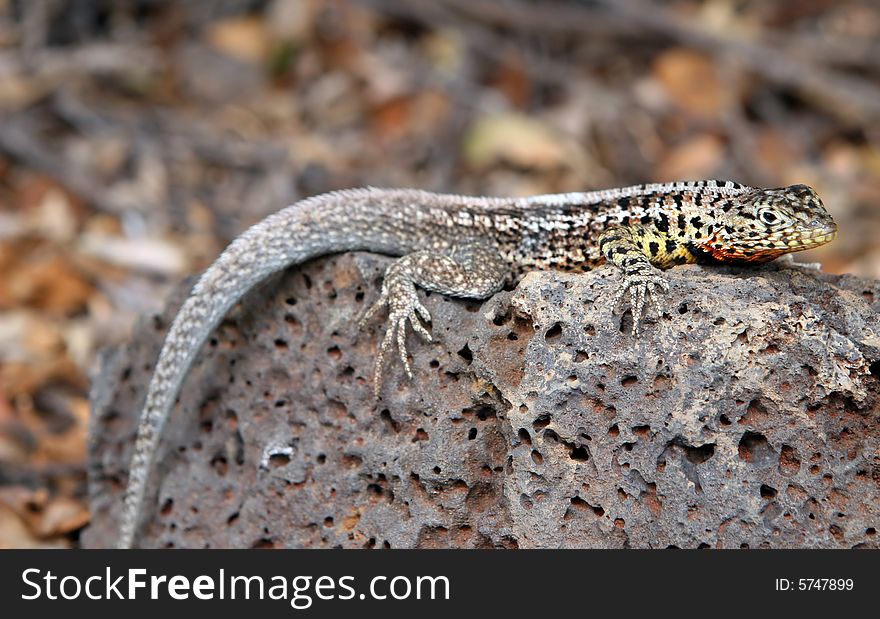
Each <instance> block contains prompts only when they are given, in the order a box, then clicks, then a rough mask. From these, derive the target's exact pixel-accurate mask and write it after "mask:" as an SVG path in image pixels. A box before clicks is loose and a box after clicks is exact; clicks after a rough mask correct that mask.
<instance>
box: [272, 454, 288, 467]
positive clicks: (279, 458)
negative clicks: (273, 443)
mask: <svg viewBox="0 0 880 619" xmlns="http://www.w3.org/2000/svg"><path fill="white" fill-rule="evenodd" d="M288 464H290V456H289V455H288V454H285V453H277V454H272V455H271V456H269V466H271V467H272V468H275V469H277V468H279V467H282V466H287V465H288Z"/></svg>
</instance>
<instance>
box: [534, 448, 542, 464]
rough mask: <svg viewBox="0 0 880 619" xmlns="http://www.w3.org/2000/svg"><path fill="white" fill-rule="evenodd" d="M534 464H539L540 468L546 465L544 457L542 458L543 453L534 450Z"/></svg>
mask: <svg viewBox="0 0 880 619" xmlns="http://www.w3.org/2000/svg"><path fill="white" fill-rule="evenodd" d="M532 462H534V463H535V464H537V465H539V466H540V465H541V464H544V456H542V455H541V452H540V451H538V450H537V449H533V450H532Z"/></svg>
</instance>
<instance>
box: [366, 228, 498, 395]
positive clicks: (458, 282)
mask: <svg viewBox="0 0 880 619" xmlns="http://www.w3.org/2000/svg"><path fill="white" fill-rule="evenodd" d="M507 275H508V268H507V266H506V265H505V263H504V261H503V260H502V258H501V255H500V254H499V253H498V249H497V248H495V247H494V246H492V245H491V244H489V243H486V242H485V241H476V240H475V241H462V242H460V243H458V244H456V245H454V246H452V247H450V248H449V249H448V250H445V251H432V250H422V251H417V252H413V253H411V254H408V255H406V256H403V257H402V258H399V259H397V260H396V261H395V262H394V263H393V264H392V265H391V266H390V267H388V270H387V271H385V279H384V281H383V282H382V292H381V294H380V296H379V299H378V300H377V301H376V302H375V303H374V304H373V305H372V306H371V307H370V309H368V310H367V312H366V313H365V314H364V316H363V318H361V320H360V322H359V325H360V326H361V327H362V326H363V325H364V324H365V323H366V321H367V320H369V319H370V318H372V317H373V316H374V315H375V314H376V313H377V312H378V311H379V310H381V309H382V308H384V307H386V306H387V307H388V310H389V312H388V314H389V316H388V322H389V324H388V330H387V331H386V332H385V337H384V338H383V340H382V343H381V345H380V346H379V354H378V356H377V358H376V367H375V371H374V376H373V379H374V382H373V388H374V391H375V393H376V397H377V398H378V397H379V390H380V388H381V384H382V380H381V379H382V369H383V367H384V362H385V357H386V356H387V354H388V353H389V352H390V351H391V349H392V348H393V347H394V345H395V343H396V345H397V352H398V354H399V356H400V361H401V363H402V364H403V368H404V370H405V371H406V375H407V376H408V377H409V378H410V379H412V369H411V367H410V363H409V358H408V357H407V352H406V324H407V322H409V324H411V325H412V328H413V330H414V331H415V332H416V333H418V334H419V335H421V336H422V337H423V338H424V339H425V340H427V341H429V342H430V341H431V334H430V333H429V332H428V330H427V329H426V328H425V327H424V325H423V324H422V321H424V322H425V323H430V322H431V315H430V314H429V313H428V310H427V309H425V306H424V305H422V303H421V302H420V301H419V296H418V293H417V292H416V286H419V287H421V288H424V289H425V290H430V291H432V292H439V293H441V294H447V295H451V296H456V297H468V298H472V299H485V298H487V297H489V296H491V295H492V294H494V293H496V292H498V291H499V290H501V288H502V286H503V285H504V282H505V280H506V279H507Z"/></svg>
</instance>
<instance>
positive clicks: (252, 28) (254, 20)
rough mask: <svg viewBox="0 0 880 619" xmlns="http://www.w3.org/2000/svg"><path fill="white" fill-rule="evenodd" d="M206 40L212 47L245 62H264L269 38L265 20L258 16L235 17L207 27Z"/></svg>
mask: <svg viewBox="0 0 880 619" xmlns="http://www.w3.org/2000/svg"><path fill="white" fill-rule="evenodd" d="M207 42H208V44H209V45H211V46H212V47H213V48H214V49H216V50H218V51H221V52H223V53H224V54H227V55H229V56H232V57H233V58H238V59H239V60H244V61H247V62H260V63H262V62H265V61H266V59H267V58H268V57H269V50H270V38H269V33H268V32H267V31H266V24H265V22H264V21H263V20H262V19H260V18H258V17H235V18H231V19H225V20H223V21H219V22H216V23H214V24H212V25H211V26H210V27H209V28H208V32H207Z"/></svg>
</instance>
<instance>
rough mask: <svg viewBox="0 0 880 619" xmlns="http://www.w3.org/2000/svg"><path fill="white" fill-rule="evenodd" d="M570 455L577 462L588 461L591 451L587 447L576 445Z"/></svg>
mask: <svg viewBox="0 0 880 619" xmlns="http://www.w3.org/2000/svg"><path fill="white" fill-rule="evenodd" d="M569 457H571V459H572V460H574V461H576V462H586V461H587V460H589V459H590V452H588V451H587V448H586V447H575V448H574V449H572V450H571V454H569Z"/></svg>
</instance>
